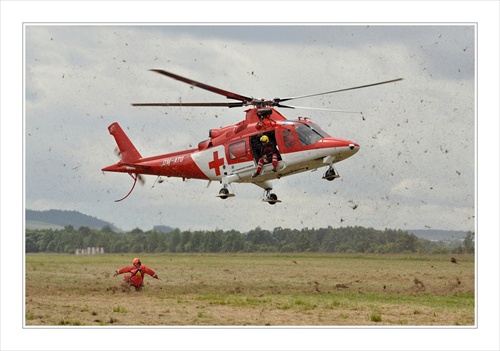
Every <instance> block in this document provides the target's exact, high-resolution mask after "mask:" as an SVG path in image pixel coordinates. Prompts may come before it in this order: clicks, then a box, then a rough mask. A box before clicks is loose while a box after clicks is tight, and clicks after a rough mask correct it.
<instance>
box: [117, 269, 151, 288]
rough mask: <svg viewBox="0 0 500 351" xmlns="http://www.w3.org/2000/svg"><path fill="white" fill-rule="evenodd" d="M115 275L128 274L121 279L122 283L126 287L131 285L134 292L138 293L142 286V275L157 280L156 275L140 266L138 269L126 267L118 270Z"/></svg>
mask: <svg viewBox="0 0 500 351" xmlns="http://www.w3.org/2000/svg"><path fill="white" fill-rule="evenodd" d="M116 273H117V274H123V273H130V274H127V275H126V276H125V277H123V280H124V283H126V284H128V285H132V286H133V287H135V290H137V291H140V290H141V289H142V287H143V286H144V274H149V275H150V276H152V277H153V278H155V279H158V275H157V274H156V273H155V272H154V271H153V270H152V269H151V268H149V267H147V266H145V265H141V266H139V267H136V266H133V265H132V266H128V267H123V268H120V269H119V270H118V271H117V272H116Z"/></svg>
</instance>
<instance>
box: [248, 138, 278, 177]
mask: <svg viewBox="0 0 500 351" xmlns="http://www.w3.org/2000/svg"><path fill="white" fill-rule="evenodd" d="M260 142H261V150H260V151H261V152H260V155H261V156H260V158H259V161H258V162H257V169H256V170H255V173H254V174H253V175H252V178H255V177H257V176H258V175H259V174H260V172H261V171H262V166H264V164H265V163H270V162H271V163H272V165H273V172H276V170H277V167H278V150H277V149H276V145H275V144H274V143H273V142H271V141H270V140H269V137H268V136H267V135H263V136H261V137H260Z"/></svg>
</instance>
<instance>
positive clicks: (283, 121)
mask: <svg viewBox="0 0 500 351" xmlns="http://www.w3.org/2000/svg"><path fill="white" fill-rule="evenodd" d="M152 71H154V72H157V73H160V74H163V75H165V76H167V77H170V78H173V79H176V80H179V81H181V82H184V83H187V84H190V85H191V86H195V87H198V88H201V89H205V90H208V91H211V92H213V93H216V94H220V95H223V96H225V97H227V98H228V99H232V100H236V101H233V102H191V103H190V102H178V103H135V104H132V105H133V106H196V107H200V106H203V107H205V106H208V107H210V106H219V107H220V106H222V107H249V108H248V109H247V110H246V111H245V113H246V115H245V119H244V120H243V121H241V122H239V123H236V124H233V125H230V126H227V127H223V128H219V129H211V130H210V131H209V139H207V140H204V141H201V142H200V143H199V144H198V147H197V148H193V149H188V150H183V151H178V152H173V153H168V154H164V155H158V156H151V157H142V156H141V154H140V153H139V152H138V151H137V149H136V148H135V146H134V145H133V144H132V142H131V141H130V139H129V138H128V137H127V135H126V134H125V132H124V131H123V129H122V128H121V127H120V125H119V124H118V123H116V122H115V123H112V124H111V125H110V126H109V127H108V129H109V133H110V134H111V135H112V136H113V137H114V138H115V140H116V143H117V145H118V149H119V155H120V157H121V160H120V161H119V162H118V163H115V164H113V165H111V166H108V167H105V168H103V169H102V171H104V172H122V173H128V174H129V175H130V176H131V177H132V178H133V179H134V184H133V186H132V188H131V189H130V191H129V192H128V194H127V195H125V196H124V197H123V198H121V199H119V200H116V201H121V200H123V199H125V198H127V197H128V196H129V195H130V193H131V192H132V190H133V189H134V187H135V185H136V183H137V180H138V179H139V180H142V178H141V174H147V175H156V176H158V177H161V176H165V177H178V178H182V179H183V180H186V179H202V180H208V181H209V185H210V183H211V182H212V181H217V182H220V184H222V188H221V189H220V191H219V194H218V195H217V196H218V197H220V198H221V199H227V198H228V197H232V196H234V193H231V191H230V190H229V184H231V183H253V184H255V185H258V186H259V187H261V188H263V189H264V191H265V192H264V196H263V201H265V202H268V203H269V204H271V205H274V204H276V203H277V202H281V201H280V200H278V197H277V196H276V194H274V193H271V190H272V185H271V183H270V181H271V180H273V179H280V178H282V177H286V176H290V175H293V174H297V173H301V172H305V171H312V170H315V169H317V168H320V167H326V171H325V173H324V175H323V179H326V180H329V181H331V180H334V179H335V178H338V177H339V175H338V173H337V171H336V170H335V168H334V164H335V163H337V162H340V161H343V160H345V159H347V158H349V157H351V156H352V155H354V154H355V153H357V152H358V151H359V144H358V143H356V142H354V141H351V140H346V139H338V138H334V137H331V136H330V135H328V134H327V133H326V132H325V131H323V130H322V129H321V128H320V127H319V126H318V125H317V124H315V123H313V122H312V121H311V120H310V119H308V118H304V117H298V118H297V120H289V119H287V118H286V117H284V116H283V115H282V114H281V113H279V112H278V111H277V110H276V109H275V107H278V108H279V107H281V108H292V109H293V108H295V107H296V106H290V105H284V104H283V103H284V102H286V101H290V100H294V99H300V98H306V97H312V96H318V95H324V94H332V93H337V92H341V91H348V90H354V89H361V88H367V87H371V86H376V85H381V84H387V83H393V82H397V81H400V80H402V78H398V79H393V80H389V81H384V82H378V83H373V84H368V85H362V86H357V87H352V88H346V89H339V90H333V91H328V92H324V93H318V94H310V95H303V96H296V97H288V98H275V99H272V100H265V99H255V98H252V97H248V96H244V95H239V94H235V93H232V92H229V91H226V90H222V89H219V88H216V87H213V86H210V85H207V84H204V83H200V82H197V81H194V80H192V79H189V78H184V77H181V76H179V75H176V74H173V73H170V72H167V71H164V70H159V69H153V70H152ZM344 112H348V111H344ZM264 135H265V136H267V140H268V142H269V143H271V144H274V145H275V159H274V161H275V162H274V165H273V164H272V162H271V160H270V159H268V160H267V161H269V163H267V164H264V165H263V167H261V169H259V170H260V172H259V173H258V174H256V169H257V167H258V163H259V160H260V158H261V156H262V155H260V154H259V150H260V149H261V138H262V136H264ZM264 139H266V138H264ZM276 161H277V163H276ZM260 163H261V164H262V160H260ZM158 179H160V178H158Z"/></svg>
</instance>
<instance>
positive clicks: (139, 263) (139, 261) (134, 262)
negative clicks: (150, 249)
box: [132, 257, 141, 266]
mask: <svg viewBox="0 0 500 351" xmlns="http://www.w3.org/2000/svg"><path fill="white" fill-rule="evenodd" d="M132 264H133V265H134V266H137V265H139V266H140V265H141V260H140V259H139V258H137V257H136V258H134V259H133V260H132Z"/></svg>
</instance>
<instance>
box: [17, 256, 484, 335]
mask: <svg viewBox="0 0 500 351" xmlns="http://www.w3.org/2000/svg"><path fill="white" fill-rule="evenodd" d="M134 256H135V255H134V254H127V255H123V254H104V255H94V256H75V255H48V254H28V255H26V267H25V274H26V277H25V293H26V296H25V324H26V326H474V324H475V299H474V296H475V295H474V289H475V283H474V272H475V269H474V258H473V256H465V255H464V256H460V255H459V256H455V258H456V259H457V260H458V264H453V263H451V262H450V257H449V256H446V257H444V256H416V255H415V256H403V255H401V256H396V255H339V254H288V255H284V254H237V255H223V254H198V255H196V254H173V255H172V254H161V255H160V254H158V255H140V258H141V260H142V262H143V264H145V265H147V266H148V267H150V268H152V269H154V270H155V271H156V272H157V273H158V275H159V277H160V278H162V280H161V281H160V280H155V279H152V278H151V277H149V276H147V277H146V279H145V287H144V289H143V291H142V292H139V293H138V292H135V290H128V289H124V288H122V286H121V281H122V276H118V277H113V273H114V271H115V270H117V269H118V268H121V267H124V266H128V265H130V264H131V261H132V258H133V257H134Z"/></svg>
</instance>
